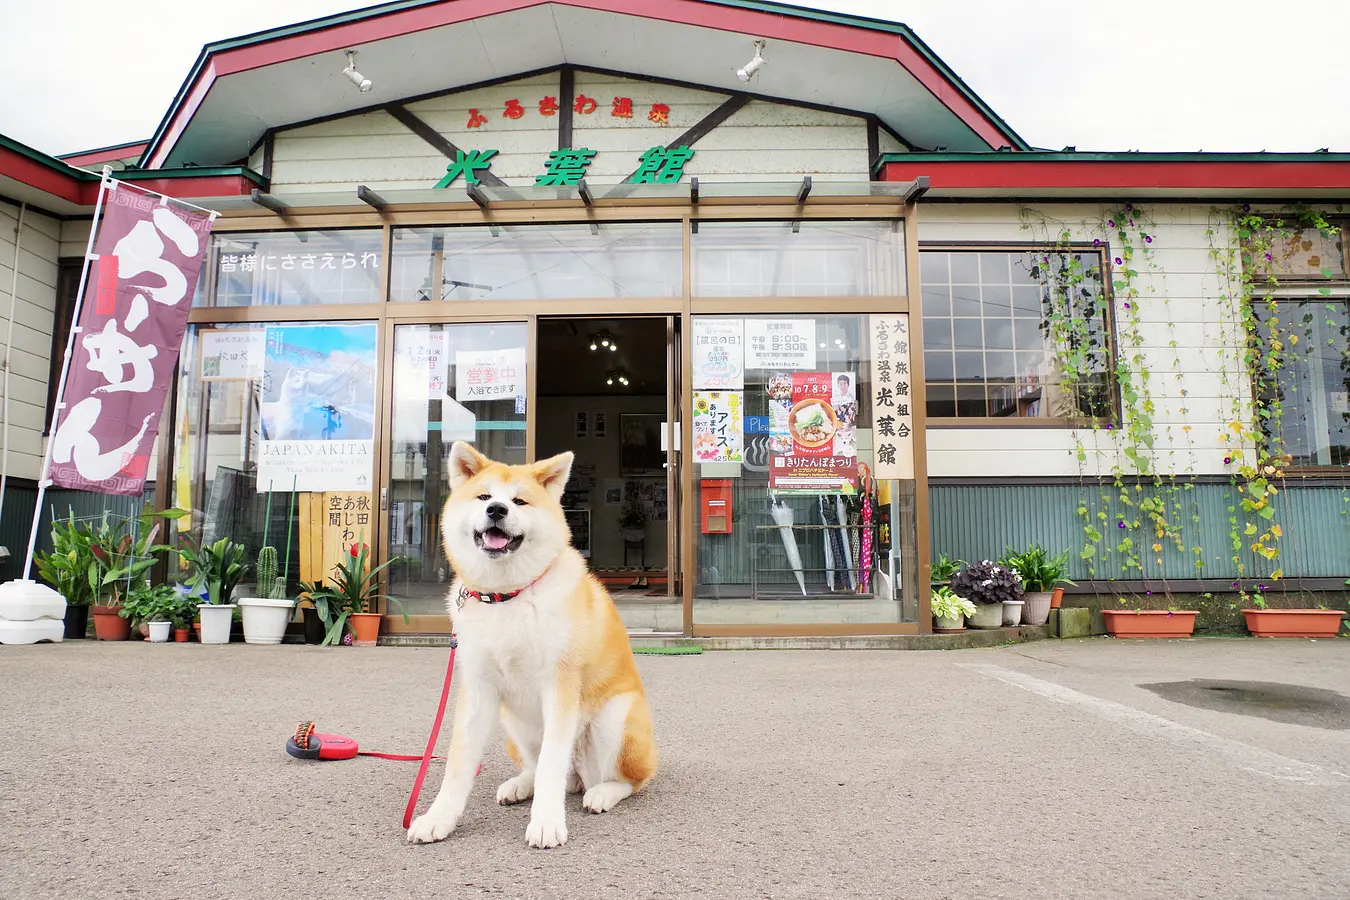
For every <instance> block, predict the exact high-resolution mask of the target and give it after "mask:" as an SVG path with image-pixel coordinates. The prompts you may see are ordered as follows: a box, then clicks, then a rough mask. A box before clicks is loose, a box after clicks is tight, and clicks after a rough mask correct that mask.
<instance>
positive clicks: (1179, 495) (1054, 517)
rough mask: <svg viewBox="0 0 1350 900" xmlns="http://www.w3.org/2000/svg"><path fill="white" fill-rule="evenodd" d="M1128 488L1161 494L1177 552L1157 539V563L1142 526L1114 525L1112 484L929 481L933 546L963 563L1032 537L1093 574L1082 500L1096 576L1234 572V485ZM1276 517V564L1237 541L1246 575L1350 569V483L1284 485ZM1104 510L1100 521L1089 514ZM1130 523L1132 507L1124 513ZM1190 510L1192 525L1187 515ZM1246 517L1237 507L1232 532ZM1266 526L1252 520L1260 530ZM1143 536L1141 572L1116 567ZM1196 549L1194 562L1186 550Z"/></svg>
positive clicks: (1076, 571) (1117, 511) (1328, 573)
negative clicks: (1176, 530) (1093, 536)
mask: <svg viewBox="0 0 1350 900" xmlns="http://www.w3.org/2000/svg"><path fill="white" fill-rule="evenodd" d="M1129 491H1130V495H1131V497H1132V498H1134V499H1135V502H1138V500H1139V499H1141V498H1144V497H1149V496H1153V495H1158V496H1161V498H1162V499H1163V500H1164V501H1165V502H1166V504H1167V507H1168V510H1169V514H1168V515H1169V520H1170V521H1172V522H1175V523H1176V524H1177V525H1179V526H1180V528H1181V535H1182V542H1183V544H1184V545H1185V549H1184V550H1183V549H1178V548H1177V547H1176V545H1175V544H1173V543H1171V542H1164V550H1163V554H1162V565H1161V566H1160V565H1158V563H1157V556H1158V555H1157V554H1156V553H1155V552H1154V551H1153V550H1152V540H1149V539H1147V537H1145V538H1141V537H1140V535H1141V534H1143V533H1145V532H1147V529H1146V528H1141V529H1138V530H1135V529H1133V528H1127V529H1120V528H1119V527H1118V525H1117V523H1118V522H1119V521H1120V516H1121V514H1122V513H1128V508H1127V507H1125V506H1124V505H1123V504H1121V502H1120V501H1119V499H1118V493H1119V492H1118V491H1117V490H1116V489H1114V488H1111V487H1110V486H1107V487H1105V488H1102V487H1098V486H1097V485H1087V486H1083V487H1080V486H1078V485H1072V484H1069V485H1022V484H1007V485H943V484H934V485H932V486H931V487H930V503H931V508H932V518H931V521H932V547H931V552H932V553H933V554H934V555H935V556H936V555H937V554H938V553H943V552H945V553H947V554H948V555H949V556H953V557H957V558H959V559H965V560H976V559H984V558H989V557H993V556H997V555H998V554H999V553H1001V552H1002V551H1003V550H1004V549H1005V548H1007V547H1025V546H1027V545H1029V544H1031V543H1040V544H1041V545H1042V546H1043V547H1046V548H1047V549H1051V550H1060V549H1066V548H1067V549H1069V550H1071V551H1072V552H1071V553H1070V559H1071V562H1072V575H1071V577H1073V578H1075V579H1084V578H1090V577H1093V576H1092V575H1090V574H1089V570H1088V564H1087V562H1086V561H1084V560H1082V559H1081V558H1080V557H1079V552H1080V551H1081V550H1082V549H1083V547H1084V545H1085V543H1086V541H1085V537H1084V531H1083V528H1084V524H1085V523H1084V518H1083V516H1082V515H1080V514H1079V512H1078V510H1079V509H1080V507H1086V508H1087V509H1088V511H1089V515H1090V516H1092V517H1094V521H1095V522H1096V523H1097V526H1098V528H1100V530H1101V532H1102V535H1103V539H1102V541H1101V543H1100V544H1099V545H1098V550H1097V553H1098V557H1099V559H1098V560H1097V561H1096V575H1095V577H1097V578H1139V577H1143V578H1150V579H1156V578H1172V579H1180V578H1224V579H1227V578H1235V577H1237V574H1238V573H1237V567H1236V565H1235V564H1234V562H1233V552H1232V538H1231V537H1230V533H1229V529H1230V525H1229V515H1230V514H1229V512H1228V507H1229V503H1230V497H1232V496H1233V489H1232V488H1231V487H1230V486H1229V485H1226V484H1197V485H1195V486H1193V487H1192V488H1190V489H1186V488H1185V487H1184V486H1182V485H1177V486H1176V487H1175V488H1174V489H1168V488H1166V487H1164V488H1163V490H1162V491H1161V493H1159V492H1158V490H1157V489H1156V488H1154V487H1152V486H1145V487H1144V490H1143V491H1140V492H1136V491H1134V489H1133V487H1130V488H1129ZM1277 500H1278V503H1277V506H1276V516H1275V518H1274V520H1273V521H1274V522H1277V523H1278V524H1279V525H1280V527H1281V528H1282V529H1283V530H1284V537H1283V539H1281V540H1280V541H1279V546H1280V548H1281V549H1280V556H1279V558H1278V559H1277V560H1276V561H1275V562H1274V563H1269V562H1267V561H1266V560H1264V559H1262V558H1260V557H1256V556H1255V554H1253V553H1251V551H1250V550H1249V549H1247V548H1248V546H1249V545H1250V544H1251V542H1252V539H1251V538H1250V537H1245V538H1244V540H1243V553H1242V559H1243V561H1244V565H1245V568H1246V573H1247V575H1248V576H1249V577H1259V576H1261V575H1264V574H1268V573H1269V572H1270V571H1271V570H1272V569H1274V568H1276V567H1279V568H1281V569H1283V571H1284V574H1285V577H1286V578H1345V577H1347V576H1350V514H1348V513H1350V489H1347V488H1341V487H1295V486H1290V487H1287V488H1286V489H1285V490H1284V491H1282V492H1281V493H1280V494H1279V495H1278V498H1277ZM1103 510H1104V511H1105V512H1106V514H1107V518H1106V521H1105V522H1104V523H1103V522H1101V520H1100V519H1097V518H1095V517H1096V516H1097V514H1098V512H1099V511H1103ZM1130 515H1131V519H1127V521H1131V520H1132V518H1133V514H1132V513H1131V514H1130ZM1197 517H1198V519H1199V522H1198V524H1197V522H1196V521H1195V519H1196V518H1197ZM1246 521H1247V520H1246V519H1245V518H1242V514H1241V512H1240V511H1239V529H1238V530H1239V532H1242V531H1244V530H1245V525H1246ZM1266 524H1268V523H1263V522H1259V521H1258V522H1257V526H1258V528H1260V527H1263V526H1264V525H1266ZM1126 535H1128V536H1130V537H1132V538H1133V539H1134V540H1136V541H1139V540H1145V541H1146V544H1145V546H1144V547H1143V548H1141V552H1139V556H1140V558H1141V560H1142V561H1143V566H1144V571H1143V573H1142V576H1141V575H1140V573H1139V572H1137V571H1134V570H1132V571H1130V572H1128V573H1127V572H1123V571H1122V565H1123V562H1124V559H1125V553H1123V552H1121V551H1119V550H1117V549H1116V547H1117V545H1118V544H1119V542H1120V540H1121V538H1122V537H1123V536H1126ZM1197 546H1198V547H1200V548H1202V550H1203V552H1202V554H1201V555H1200V557H1199V559H1200V561H1202V562H1203V563H1204V565H1203V567H1202V568H1199V569H1197V566H1196V561H1197V557H1196V555H1195V554H1194V553H1193V552H1192V548H1194V547H1197Z"/></svg>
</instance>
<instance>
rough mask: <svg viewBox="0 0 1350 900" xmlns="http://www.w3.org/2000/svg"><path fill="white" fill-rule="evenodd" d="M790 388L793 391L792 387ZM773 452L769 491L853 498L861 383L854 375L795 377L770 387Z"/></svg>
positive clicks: (777, 379) (782, 376)
mask: <svg viewBox="0 0 1350 900" xmlns="http://www.w3.org/2000/svg"><path fill="white" fill-rule="evenodd" d="M789 386H790V387H789ZM768 389H769V414H770V420H771V424H770V429H771V431H773V432H776V433H777V438H778V439H777V440H776V441H774V440H772V439H771V441H770V449H771V452H772V456H771V460H770V469H769V487H770V488H771V489H773V490H777V491H796V492H799V493H816V494H837V493H853V492H854V491H855V490H856V489H857V480H858V442H857V416H858V401H857V397H858V394H857V378H856V377H855V376H854V374H853V373H852V372H793V373H790V374H789V373H779V374H776V375H774V376H772V377H771V378H770V379H769V383H768Z"/></svg>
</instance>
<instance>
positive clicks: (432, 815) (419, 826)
mask: <svg viewBox="0 0 1350 900" xmlns="http://www.w3.org/2000/svg"><path fill="white" fill-rule="evenodd" d="M454 831H455V820H454V819H453V818H451V817H447V816H445V815H441V814H438V813H437V812H436V811H435V810H434V809H430V810H427V811H426V812H425V813H423V814H422V815H420V816H418V817H417V818H416V819H413V823H412V826H411V827H410V828H409V829H408V843H410V844H431V843H435V842H436V841H443V840H445V839H446V838H448V837H449V836H450V835H451V834H453V833H454Z"/></svg>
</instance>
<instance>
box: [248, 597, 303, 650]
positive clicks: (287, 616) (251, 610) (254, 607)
mask: <svg viewBox="0 0 1350 900" xmlns="http://www.w3.org/2000/svg"><path fill="white" fill-rule="evenodd" d="M239 608H240V609H242V610H243V611H244V642H245V643H248V644H280V643H281V638H282V637H283V636H284V635H285V634H286V625H287V623H289V622H290V621H291V612H292V611H293V610H294V609H295V601H294V600H269V599H267V598H266V597H242V598H240V600H239Z"/></svg>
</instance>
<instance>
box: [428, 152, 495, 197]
mask: <svg viewBox="0 0 1350 900" xmlns="http://www.w3.org/2000/svg"><path fill="white" fill-rule="evenodd" d="M496 155H497V151H496V150H470V151H469V152H468V153H465V152H464V151H463V150H456V151H455V161H454V162H452V163H451V164H450V165H448V166H446V167H445V177H444V178H442V179H441V180H440V181H438V182H436V187H438V188H445V187H449V186H450V185H452V184H454V182H455V179H456V178H458V177H459V176H461V175H463V176H464V180H465V181H466V182H468V183H469V184H478V183H479V180H478V172H479V170H482V171H487V170H488V169H489V168H491V166H492V157H494V156H496Z"/></svg>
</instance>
